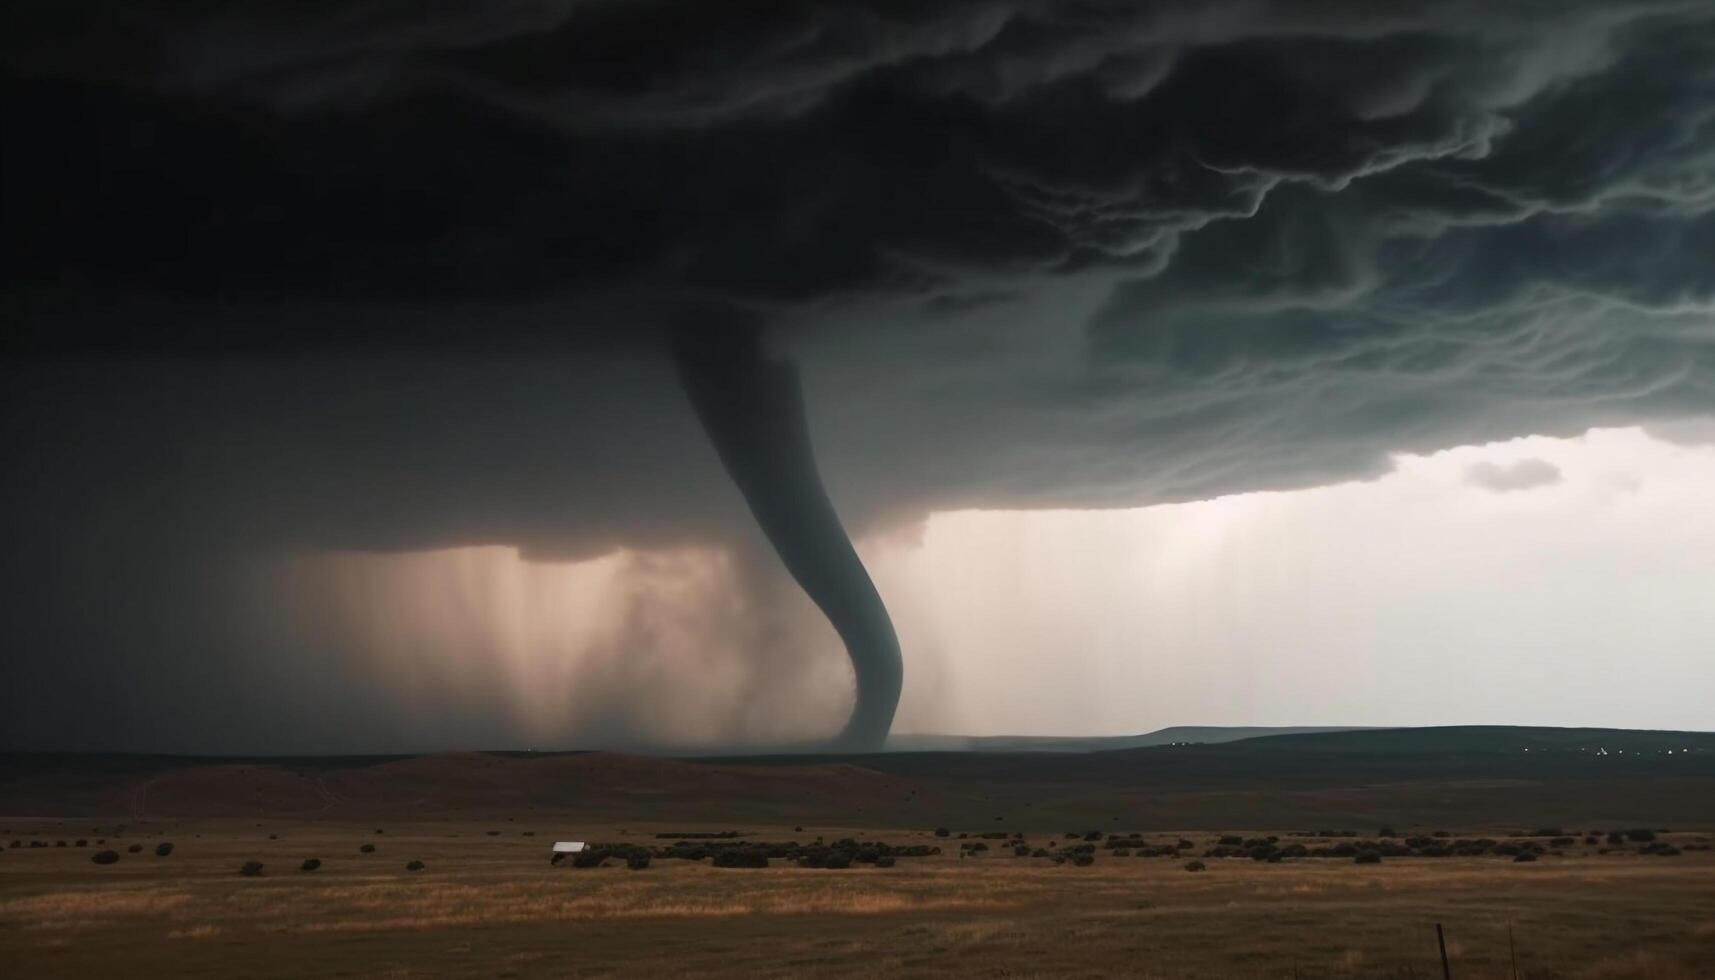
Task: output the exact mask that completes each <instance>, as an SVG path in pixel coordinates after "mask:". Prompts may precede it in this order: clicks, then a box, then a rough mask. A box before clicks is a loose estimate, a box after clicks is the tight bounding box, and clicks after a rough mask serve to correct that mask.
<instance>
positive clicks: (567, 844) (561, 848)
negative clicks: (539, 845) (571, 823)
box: [548, 840, 584, 864]
mask: <svg viewBox="0 0 1715 980" xmlns="http://www.w3.org/2000/svg"><path fill="white" fill-rule="evenodd" d="M583 849H584V842H583V841H581V840H561V841H555V842H554V852H553V854H552V855H551V856H550V857H549V858H548V863H549V864H559V863H560V862H561V861H564V860H565V859H566V857H567V855H571V854H578V853H580V852H582V851H583Z"/></svg>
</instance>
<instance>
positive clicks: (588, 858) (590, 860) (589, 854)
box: [572, 847, 606, 868]
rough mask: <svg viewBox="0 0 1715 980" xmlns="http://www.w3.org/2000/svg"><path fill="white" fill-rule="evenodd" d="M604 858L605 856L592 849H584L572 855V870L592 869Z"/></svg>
mask: <svg viewBox="0 0 1715 980" xmlns="http://www.w3.org/2000/svg"><path fill="white" fill-rule="evenodd" d="M605 856H606V855H603V854H601V853H600V852H598V851H596V850H595V849H594V848H590V847H586V848H584V849H583V850H581V851H579V852H578V853H576V854H574V855H572V867H574V868H593V867H596V866H597V865H600V864H601V860H602V858H603V857H605Z"/></svg>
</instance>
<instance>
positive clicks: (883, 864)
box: [875, 854, 893, 868]
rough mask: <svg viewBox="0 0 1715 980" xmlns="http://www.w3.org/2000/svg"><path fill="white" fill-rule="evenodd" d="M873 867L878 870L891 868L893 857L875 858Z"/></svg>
mask: <svg viewBox="0 0 1715 980" xmlns="http://www.w3.org/2000/svg"><path fill="white" fill-rule="evenodd" d="M875 866H876V867H878V868H891V867H893V855H891V854H883V855H882V856H881V857H878V858H876V859H875Z"/></svg>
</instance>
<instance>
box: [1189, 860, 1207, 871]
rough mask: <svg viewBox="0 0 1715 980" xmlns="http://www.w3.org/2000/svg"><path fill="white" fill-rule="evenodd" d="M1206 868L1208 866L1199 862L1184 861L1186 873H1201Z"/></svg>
mask: <svg viewBox="0 0 1715 980" xmlns="http://www.w3.org/2000/svg"><path fill="white" fill-rule="evenodd" d="M1207 867H1208V865H1206V864H1204V863H1203V862H1201V861H1186V862H1185V870H1186V871H1202V870H1204V869H1206V868H1207Z"/></svg>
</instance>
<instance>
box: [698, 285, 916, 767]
mask: <svg viewBox="0 0 1715 980" xmlns="http://www.w3.org/2000/svg"><path fill="white" fill-rule="evenodd" d="M712 319H715V322H713V323H709V322H697V323H686V324H684V325H682V326H681V327H680V328H679V330H678V331H677V332H676V333H675V334H674V338H673V359H674V363H675V364H676V365H677V367H678V370H679V376H680V377H681V378H682V379H683V380H684V384H685V392H686V394H687V395H688V396H689V397H690V400H691V404H692V405H694V406H696V410H697V417H698V418H699V419H700V420H701V421H702V423H703V429H704V431H706V432H707V433H708V434H709V438H710V440H712V441H713V442H714V444H715V448H716V449H717V450H718V451H719V452H720V457H721V462H722V463H723V464H724V465H725V466H726V469H727V472H728V473H730V474H732V478H733V480H734V482H736V483H737V484H738V486H739V489H740V490H741V491H743V493H744V499H745V502H746V503H748V504H749V505H750V511H751V513H752V514H754V515H755V516H756V521H757V523H758V524H759V525H761V527H762V529H763V531H764V533H766V534H767V535H768V540H769V541H770V542H772V543H773V544H774V548H775V551H776V552H777V553H778V554H779V555H780V560H781V561H782V562H783V563H784V564H785V565H786V568H787V569H788V570H789V571H791V573H792V577H793V578H795V579H797V580H798V583H799V584H800V585H802V586H803V587H804V591H805V592H806V593H808V594H809V596H810V598H811V599H813V600H814V601H815V603H816V605H817V606H819V607H820V608H821V610H822V611H823V612H824V613H826V614H827V616H828V621H829V622H831V623H832V624H833V626H834V629H835V631H836V632H838V633H839V635H840V639H841V640H842V641H843V642H844V643H845V645H846V652H847V654H848V655H849V656H850V657H851V661H852V671H853V674H854V675H855V676H856V679H857V699H856V703H855V704H854V705H853V707H852V714H851V720H850V721H848V722H847V723H846V726H845V728H844V730H843V731H841V733H840V735H839V736H838V738H837V739H836V740H835V741H836V743H837V744H839V745H841V746H842V747H845V748H849V749H877V748H880V747H881V744H882V742H883V741H884V740H885V739H886V738H887V732H888V729H890V728H891V727H892V726H893V715H894V712H895V711H897V710H898V708H899V692H900V689H901V688H902V687H903V685H904V683H905V667H904V662H903V661H902V659H901V658H900V653H899V638H898V637H897V636H896V635H895V633H894V629H893V622H892V621H891V620H890V619H888V616H887V607H886V606H884V605H883V604H882V601H881V596H880V595H878V594H877V593H876V591H875V584H874V583H873V582H871V581H870V578H869V573H868V572H866V571H864V567H863V563H862V562H861V561H859V560H858V556H857V552H856V551H855V550H854V549H853V548H852V544H851V539H850V538H848V537H847V536H846V531H845V528H843V527H841V526H840V519H839V516H838V515H837V514H835V513H834V505H833V504H832V503H831V502H830V501H829V500H828V493H827V491H826V490H825V489H823V487H822V478H821V475H820V474H819V473H818V472H817V471H816V458H815V454H814V452H813V450H812V449H811V446H810V432H809V423H808V421H807V420H806V418H805V415H804V396H803V392H802V391H801V390H800V387H799V381H798V371H797V368H795V367H794V366H793V365H792V364H791V363H790V362H789V361H786V360H784V359H783V358H781V357H780V356H778V355H775V354H771V353H769V352H768V351H767V350H766V349H765V347H764V337H763V334H762V330H761V328H760V327H758V326H757V325H755V324H752V323H748V322H742V321H741V322H737V323H733V322H721V321H720V319H718V318H712ZM727 319H729V320H730V318H727Z"/></svg>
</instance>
